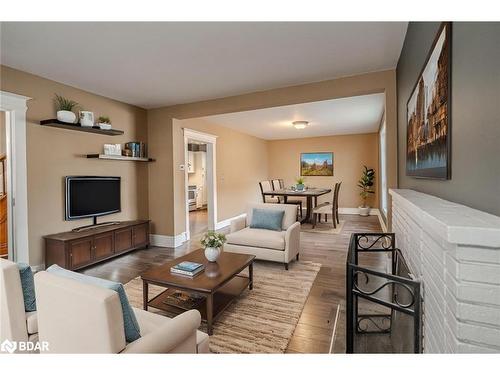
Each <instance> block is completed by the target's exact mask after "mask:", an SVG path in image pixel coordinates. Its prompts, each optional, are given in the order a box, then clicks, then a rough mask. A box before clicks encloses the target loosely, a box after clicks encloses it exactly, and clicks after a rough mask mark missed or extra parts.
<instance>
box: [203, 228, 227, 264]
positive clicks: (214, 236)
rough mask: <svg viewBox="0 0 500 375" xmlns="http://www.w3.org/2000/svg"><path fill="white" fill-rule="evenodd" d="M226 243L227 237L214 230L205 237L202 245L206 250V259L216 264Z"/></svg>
mask: <svg viewBox="0 0 500 375" xmlns="http://www.w3.org/2000/svg"><path fill="white" fill-rule="evenodd" d="M225 242H226V236H225V235H224V234H222V233H217V232H215V231H213V230H211V231H208V232H207V233H205V234H204V235H203V238H202V239H201V241H200V243H201V246H203V248H204V249H205V257H206V258H207V260H208V261H209V262H216V261H217V259H218V258H219V256H220V253H221V251H222V246H223V245H224V243H225Z"/></svg>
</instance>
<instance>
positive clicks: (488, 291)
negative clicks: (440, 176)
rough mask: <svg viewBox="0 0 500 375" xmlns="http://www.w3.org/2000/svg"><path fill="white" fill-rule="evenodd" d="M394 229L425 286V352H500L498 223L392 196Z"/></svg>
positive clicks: (425, 199)
mask: <svg viewBox="0 0 500 375" xmlns="http://www.w3.org/2000/svg"><path fill="white" fill-rule="evenodd" d="M390 194H391V196H392V229H393V232H395V233H396V241H397V243H396V245H397V247H399V248H400V249H401V251H402V252H403V255H404V256H405V258H406V260H407V263H408V265H409V267H410V269H411V271H412V272H413V273H414V276H415V277H416V278H419V279H420V280H422V284H423V288H422V291H423V292H422V293H423V299H424V324H423V327H424V332H423V335H424V343H423V344H424V351H425V352H428V353H470V352H497V353H498V352H500V217H498V216H494V215H491V214H488V213H485V212H482V211H479V210H475V209H472V208H470V207H466V206H463V205H460V204H457V203H453V202H449V201H446V200H444V199H440V198H437V197H434V196H431V195H428V194H424V193H420V192H417V191H414V190H405V189H395V190H390Z"/></svg>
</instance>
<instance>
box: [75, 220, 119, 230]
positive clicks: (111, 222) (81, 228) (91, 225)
mask: <svg viewBox="0 0 500 375" xmlns="http://www.w3.org/2000/svg"><path fill="white" fill-rule="evenodd" d="M116 224H120V222H119V221H106V222H104V223H99V224H97V219H96V218H95V217H94V223H93V224H89V225H84V226H81V227H77V228H74V229H72V230H71V231H72V232H83V231H86V230H89V229H93V228H100V227H105V226H107V225H116Z"/></svg>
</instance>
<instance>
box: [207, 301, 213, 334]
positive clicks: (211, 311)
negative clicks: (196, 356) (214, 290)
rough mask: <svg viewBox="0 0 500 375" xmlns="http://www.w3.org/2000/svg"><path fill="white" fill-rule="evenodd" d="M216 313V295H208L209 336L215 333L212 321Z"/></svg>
mask: <svg viewBox="0 0 500 375" xmlns="http://www.w3.org/2000/svg"><path fill="white" fill-rule="evenodd" d="M213 314H214V296H213V294H209V295H207V333H208V335H209V336H212V334H213V328H212V321H213Z"/></svg>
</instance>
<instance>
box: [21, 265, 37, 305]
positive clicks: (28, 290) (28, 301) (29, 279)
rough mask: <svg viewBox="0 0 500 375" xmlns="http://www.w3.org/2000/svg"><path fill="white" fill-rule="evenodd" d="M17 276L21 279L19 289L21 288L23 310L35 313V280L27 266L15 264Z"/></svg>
mask: <svg viewBox="0 0 500 375" xmlns="http://www.w3.org/2000/svg"><path fill="white" fill-rule="evenodd" d="M17 268H19V276H20V277H21V287H22V288H23V299H24V310H25V311H28V312H31V311H36V297H35V280H34V278H33V271H31V267H30V266H29V264H25V263H17Z"/></svg>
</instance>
